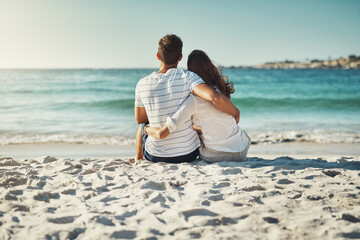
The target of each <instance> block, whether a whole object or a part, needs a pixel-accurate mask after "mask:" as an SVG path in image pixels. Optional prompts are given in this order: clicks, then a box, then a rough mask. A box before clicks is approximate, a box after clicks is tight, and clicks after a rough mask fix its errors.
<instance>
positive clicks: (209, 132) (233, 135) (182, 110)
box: [166, 94, 249, 152]
mask: <svg viewBox="0 0 360 240" xmlns="http://www.w3.org/2000/svg"><path fill="white" fill-rule="evenodd" d="M189 116H192V121H193V124H194V125H196V126H198V127H200V128H201V131H202V135H201V139H202V141H203V143H204V144H205V146H206V147H207V148H210V149H213V150H216V151H221V152H241V151H242V150H244V149H245V148H246V146H247V144H248V141H249V140H248V138H247V136H246V134H245V132H244V131H243V130H242V129H241V128H240V127H239V125H238V124H237V123H236V121H235V118H234V117H232V116H230V115H228V114H226V113H223V112H221V111H220V110H219V109H217V108H216V107H215V105H214V104H213V103H211V102H209V101H206V100H204V99H201V98H199V97H195V96H194V95H193V94H190V96H189V97H188V98H187V99H186V100H185V102H184V103H183V104H182V105H181V106H180V107H179V109H178V110H177V112H176V113H175V114H174V115H172V116H171V117H168V118H167V120H166V124H167V125H168V128H169V131H170V132H173V131H175V130H176V129H177V128H179V127H180V126H181V125H182V124H183V123H184V122H185V121H186V119H189Z"/></svg>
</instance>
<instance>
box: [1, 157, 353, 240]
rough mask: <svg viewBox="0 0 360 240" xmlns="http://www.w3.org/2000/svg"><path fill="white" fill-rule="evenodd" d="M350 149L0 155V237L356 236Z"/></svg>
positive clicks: (242, 237) (229, 237) (209, 237)
mask: <svg viewBox="0 0 360 240" xmlns="http://www.w3.org/2000/svg"><path fill="white" fill-rule="evenodd" d="M359 170H360V162H359V161H354V158H352V157H343V158H339V159H338V160H337V161H334V162H327V161H325V160H323V159H317V158H314V159H292V158H289V157H278V158H276V159H274V160H265V159H261V158H249V159H248V161H246V162H242V163H236V162H222V163H219V164H206V163H204V162H202V161H197V162H194V163H190V164H189V163H184V164H166V163H151V162H148V161H142V162H140V163H137V164H130V163H129V160H128V159H126V158H123V159H116V158H98V159H81V158H59V159H57V158H53V157H42V158H36V159H31V160H30V159H29V160H26V159H23V160H17V161H15V160H12V159H11V158H3V159H0V199H1V200H0V239H10V238H11V239H133V238H136V239H191V238H201V239H347V238H350V239H354V238H360V173H359Z"/></svg>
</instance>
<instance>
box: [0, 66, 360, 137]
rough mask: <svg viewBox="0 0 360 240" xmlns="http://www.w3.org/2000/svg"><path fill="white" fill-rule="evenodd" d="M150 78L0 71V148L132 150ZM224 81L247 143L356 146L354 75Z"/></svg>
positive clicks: (256, 73)
mask: <svg viewBox="0 0 360 240" xmlns="http://www.w3.org/2000/svg"><path fill="white" fill-rule="evenodd" d="M154 70H155V69H81V70H0V96H1V98H0V99H1V100H0V144H11V143H28V142H71V143H93V144H122V143H125V144H128V143H131V142H133V139H134V135H135V132H136V127H137V124H136V123H135V121H134V112H133V107H134V105H133V104H134V90H135V86H136V83H137V81H138V80H139V79H140V78H142V77H144V76H146V75H148V74H150V73H151V72H153V71H154ZM224 74H225V75H227V76H228V77H229V79H230V80H231V81H233V82H234V84H235V89H236V92H235V93H234V94H233V95H232V101H233V103H234V104H235V105H236V106H237V107H238V108H239V109H240V111H241V121H240V126H241V127H242V128H244V129H246V130H247V131H248V133H249V134H250V136H252V138H253V140H254V141H258V142H274V141H275V142H278V141H282V140H284V139H291V141H293V140H294V141H297V140H299V141H300V140H301V141H319V142H360V71H359V70H242V69H225V70H224ZM272 137H275V140H274V139H272V140H271V141H270V140H269V139H271V138H272Z"/></svg>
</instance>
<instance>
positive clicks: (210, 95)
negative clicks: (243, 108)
mask: <svg viewBox="0 0 360 240" xmlns="http://www.w3.org/2000/svg"><path fill="white" fill-rule="evenodd" d="M193 94H194V95H195V96H198V97H200V98H203V99H205V100H208V101H211V102H212V103H213V104H214V105H215V106H216V107H217V108H218V109H219V110H220V111H222V112H224V113H227V114H229V115H231V116H233V117H234V118H235V120H236V123H239V120H240V111H239V109H237V108H236V107H235V106H234V104H232V102H231V101H230V99H229V98H227V97H226V96H224V94H222V93H220V92H217V91H215V90H214V89H212V88H211V87H209V86H208V85H206V84H205V83H201V84H199V85H197V86H196V87H195V88H194V89H193Z"/></svg>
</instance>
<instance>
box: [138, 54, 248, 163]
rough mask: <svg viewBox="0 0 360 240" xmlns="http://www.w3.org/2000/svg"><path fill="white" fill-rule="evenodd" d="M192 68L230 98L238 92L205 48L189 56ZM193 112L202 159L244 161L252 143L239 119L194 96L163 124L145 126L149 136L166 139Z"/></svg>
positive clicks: (190, 69)
mask: <svg viewBox="0 0 360 240" xmlns="http://www.w3.org/2000/svg"><path fill="white" fill-rule="evenodd" d="M187 66H188V70H189V71H192V72H194V73H196V74H197V75H199V76H200V77H201V78H202V79H203V80H204V82H205V83H206V84H207V85H209V86H211V87H213V88H215V89H216V90H217V91H219V92H221V93H222V94H224V95H225V96H227V97H228V98H230V94H232V93H234V91H235V90H234V86H233V83H232V82H229V81H228V80H227V79H226V78H225V77H223V76H222V75H221V72H220V71H219V70H218V69H217V68H216V67H215V66H214V64H213V63H212V62H211V60H210V58H209V57H208V56H207V55H206V53H205V52H203V51H201V50H194V51H193V52H192V53H191V54H190V55H189V57H188V62H187ZM190 116H192V121H193V124H194V129H195V130H197V131H198V133H199V134H200V137H201V140H202V146H201V147H200V159H202V160H204V161H207V162H210V163H213V162H219V161H244V160H245V159H246V155H247V152H248V149H249V147H250V142H251V141H250V138H249V136H248V135H247V133H246V132H245V131H244V130H242V129H241V128H240V127H239V125H237V123H236V121H235V119H234V118H233V117H232V116H230V115H227V114H226V113H223V112H221V111H220V110H218V109H217V108H216V107H215V106H214V105H213V104H212V103H211V102H209V101H206V100H203V99H201V98H198V97H195V96H194V95H192V94H190V96H189V97H188V98H187V99H186V100H185V102H184V103H183V104H182V105H181V106H180V107H179V109H178V110H177V112H176V113H175V114H174V115H173V116H171V117H168V118H167V121H166V125H164V126H163V127H162V128H155V127H148V126H146V127H145V128H144V131H145V133H147V134H148V135H149V136H152V137H155V138H158V139H163V138H166V137H167V136H168V135H169V134H170V133H171V132H173V131H175V130H176V128H178V127H179V126H181V125H182V124H183V123H184V121H185V120H186V119H189V118H190Z"/></svg>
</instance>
